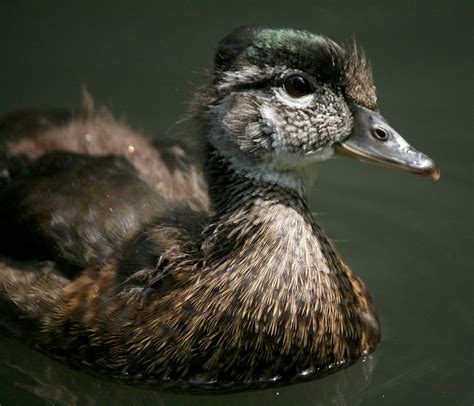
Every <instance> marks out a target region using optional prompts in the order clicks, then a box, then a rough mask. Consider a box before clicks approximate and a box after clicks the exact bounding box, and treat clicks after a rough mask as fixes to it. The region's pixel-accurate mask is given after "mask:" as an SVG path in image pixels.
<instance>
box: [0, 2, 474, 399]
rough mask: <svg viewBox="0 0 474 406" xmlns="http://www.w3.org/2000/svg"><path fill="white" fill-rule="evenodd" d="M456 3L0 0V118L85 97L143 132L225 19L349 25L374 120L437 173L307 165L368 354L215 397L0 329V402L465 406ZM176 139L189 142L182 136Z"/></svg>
mask: <svg viewBox="0 0 474 406" xmlns="http://www.w3.org/2000/svg"><path fill="white" fill-rule="evenodd" d="M471 4H472V3H471V2H470V1H467V0H466V1H407V0H403V1H390V2H386V1H375V0H374V1H368V0H362V1H354V0H332V1H329V0H319V1H318V0H311V1H285V2H282V1H269V0H265V1H260V2H255V1H239V2H236V1H228V2H226V1H222V0H221V1H210V0H207V1H188V2H185V1H173V2H167V3H166V4H164V3H163V4H161V3H160V2H152V1H149V2H140V1H133V2H121V1H74V2H73V1H67V0H62V1H49V0H43V1H33V0H32V1H9V0H3V1H2V2H1V3H0V114H3V113H6V112H9V111H13V110H21V109H27V108H32V107H34V108H38V107H66V108H76V107H78V105H79V102H80V87H81V85H82V84H84V85H86V86H87V87H88V89H89V91H90V92H91V93H92V95H93V96H94V98H95V100H96V103H97V104H99V105H101V104H104V105H106V106H107V107H108V108H109V109H110V110H112V111H113V112H114V114H115V115H116V116H117V117H119V118H122V119H124V120H125V121H126V122H127V123H128V124H130V125H132V126H134V127H136V128H138V129H140V130H144V131H145V132H147V133H148V134H150V135H152V136H156V137H164V136H166V137H178V138H179V137H182V136H183V135H182V132H181V131H180V129H179V126H176V125H175V123H176V122H177V121H178V120H179V119H180V117H182V116H183V114H184V113H185V101H186V100H187V99H189V95H190V93H191V90H192V89H193V87H194V86H195V85H197V84H200V83H203V81H204V80H205V71H206V69H209V68H210V67H211V60H212V57H213V53H214V49H215V46H216V44H217V42H218V41H219V39H220V38H222V37H223V36H224V35H225V34H227V33H228V32H229V31H230V30H231V29H233V28H234V27H236V26H238V25H241V24H249V23H265V24H269V25H272V26H281V27H286V26H288V27H294V28H301V29H308V30H310V31H312V32H317V33H324V34H326V35H328V36H329V37H331V38H333V39H334V40H336V41H338V42H341V41H344V40H347V39H350V37H351V36H352V35H355V36H356V38H357V39H358V41H359V42H360V43H361V44H362V45H363V46H364V48H365V50H366V51H367V54H368V55H369V57H370V59H371V61H372V64H373V67H374V72H375V81H376V85H377V89H378V96H379V105H380V108H381V111H382V113H383V114H384V115H385V116H386V117H387V118H388V119H389V121H390V122H391V124H392V125H393V126H394V127H395V128H396V129H397V130H398V131H399V132H400V133H401V134H402V135H404V136H405V138H406V139H407V140H408V141H409V142H410V143H412V144H413V145H415V146H416V147H418V148H420V149H421V150H423V151H424V152H426V153H427V154H428V155H430V156H432V157H433V158H434V159H435V160H437V161H438V163H439V164H440V166H441V173H442V176H441V180H440V181H439V182H438V183H433V182H431V181H430V180H428V179H423V178H420V177H415V176H411V175H408V174H405V173H400V172H397V171H395V170H389V169H385V168H379V167H375V166H370V165H364V164H361V163H358V162H355V161H349V160H347V161H345V160H343V159H337V160H333V161H331V162H328V163H324V164H322V165H321V167H320V170H319V176H318V180H317V182H316V184H315V187H314V188H313V189H312V193H311V204H312V207H313V208H314V210H315V212H316V216H317V219H318V221H319V222H321V223H322V225H323V226H324V228H325V229H326V230H327V232H328V233H329V235H330V236H331V237H332V238H333V240H335V242H336V244H337V245H338V247H339V250H340V251H341V253H342V254H343V256H344V258H345V259H346V260H347V262H348V263H349V264H350V265H351V266H352V268H353V269H354V271H355V272H356V273H357V274H359V275H360V276H361V277H362V278H363V279H364V281H365V282H366V283H367V285H368V287H369V290H370V292H371V294H372V296H373V298H374V300H375V302H376V305H377V308H378V311H379V315H380V318H381V322H382V327H383V340H382V344H381V346H380V348H379V349H378V350H377V351H376V352H375V353H374V355H373V356H371V357H370V358H369V359H367V360H366V361H365V362H360V363H358V364H356V365H355V366H353V367H351V368H349V369H348V370H346V371H344V372H342V373H338V374H335V375H333V376H330V377H328V378H325V379H323V380H320V381H315V382H311V383H307V384H302V385H296V386H290V387H283V388H280V389H276V390H275V389H272V390H265V391H256V392H249V393H242V394H231V395H219V396H196V395H188V394H179V393H178V394H176V393H175V394H173V393H164V392H162V391H157V390H149V389H142V388H136V387H130V386H125V385H120V384H117V383H111V382H108V381H106V380H104V379H99V378H95V377H92V376H89V375H88V374H85V373H83V372H78V371H74V370H72V369H70V368H69V367H66V366H64V365H62V364H59V363H57V362H55V361H52V360H51V359H49V358H48V357H46V356H44V355H42V354H40V353H38V352H36V351H34V350H32V349H30V348H28V347H27V346H26V345H24V344H23V343H20V342H17V341H15V340H13V339H11V338H6V337H0V404H1V405H2V406H6V405H11V404H26V403H27V402H28V403H29V404H32V403H39V404H42V403H48V404H88V405H89V404H104V403H114V404H145V403H154V404H167V405H168V404H190V405H195V404H209V405H220V404H233V405H234V404H235V405H237V404H244V403H245V404H272V405H274V404H275V405H276V404H282V405H286V404H301V405H306V404H315V405H319V404H325V405H326V404H330V405H346V404H347V405H358V404H361V405H399V404H403V405H410V404H413V405H421V404H427V405H428V404H429V405H468V404H472V402H473V401H474V394H473V392H474V391H473V383H472V382H473V381H474V379H473V378H474V377H473V373H472V370H473V366H474V365H473V362H472V356H473V346H472V343H473V342H474V340H473V339H474V337H473V318H472V310H473V301H472V296H473V288H472V287H473V286H474V285H473V278H472V270H473V260H472V251H473V242H474V238H473V212H472V207H473V193H472V190H473V184H472V176H473V165H472V163H473V158H472V154H473V150H474V148H473V147H474V145H473V138H474V134H473V132H472V129H473V126H472V108H473V95H472V87H473V86H472V85H473V77H472V68H473V59H472V36H473V30H472V17H473V9H472V8H473V6H472V5H471ZM189 136H192V134H191V135H189Z"/></svg>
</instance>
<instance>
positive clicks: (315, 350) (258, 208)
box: [192, 151, 378, 366]
mask: <svg viewBox="0 0 474 406" xmlns="http://www.w3.org/2000/svg"><path fill="white" fill-rule="evenodd" d="M207 175H208V177H209V184H210V193H211V199H212V202H213V204H214V208H215V211H216V214H215V216H216V218H215V221H214V222H213V224H212V225H211V226H210V227H209V228H208V229H207V230H206V232H205V234H206V237H205V240H204V243H203V245H202V254H203V260H204V261H203V262H204V263H205V275H203V274H201V275H199V280H198V281H196V282H195V284H194V285H193V287H192V290H195V292H194V293H195V294H196V295H195V297H196V298H198V299H197V300H196V306H197V307H200V306H202V309H201V308H200V309H199V311H203V312H210V313H211V314H213V315H215V317H216V319H220V318H222V320H225V323H226V325H228V327H229V329H230V330H231V331H243V330H245V331H247V333H248V334H256V336H258V337H260V338H252V340H253V339H255V340H257V342H258V340H260V339H263V338H262V337H265V340H267V339H268V340H269V342H272V343H273V344H272V345H276V347H275V348H278V346H281V348H280V349H279V351H280V350H281V352H282V353H287V354H290V353H291V352H292V351H294V348H298V347H299V348H304V351H302V352H301V354H299V355H301V357H302V359H301V360H298V364H299V365H300V366H301V365H305V362H309V361H305V360H307V359H312V360H311V363H315V364H320V365H324V364H327V363H330V362H336V361H340V360H347V359H352V358H355V357H356V356H358V355H360V353H361V352H362V351H369V350H370V349H371V348H373V346H374V345H375V343H376V342H377V341H378V332H377V329H378V327H377V321H376V316H375V315H374V313H373V308H372V304H371V302H370V298H369V297H368V295H367V292H366V289H365V287H364V285H363V283H362V282H361V281H360V280H359V279H358V278H357V277H355V276H354V275H352V273H351V271H350V270H349V268H348V267H347V266H346V265H345V264H344V263H343V262H342V260H341V259H340V258H339V257H338V255H337V254H336V252H335V250H334V248H333V247H332V245H331V243H330V242H329V241H328V240H327V238H326V237H325V236H324V234H323V232H322V230H321V229H320V228H319V227H318V225H317V224H316V223H315V222H314V220H313V219H312V216H311V213H310V212H309V210H308V207H307V203H306V200H305V198H304V194H303V193H302V189H301V188H289V187H285V185H284V184H281V183H278V182H273V183H272V182H269V181H268V180H265V179H263V178H260V179H259V178H256V177H255V176H253V174H251V173H250V174H249V173H246V172H245V171H244V170H243V169H242V168H235V167H234V166H233V164H232V163H231V162H229V161H228V160H226V159H225V158H223V157H222V156H219V154H216V153H215V151H214V153H212V151H211V155H210V156H209V160H208V170H207ZM201 276H203V277H205V278H207V279H206V280H207V283H206V284H204V285H203V284H202V283H200V281H202V280H203V279H200V278H201ZM211 281H212V282H211ZM229 319H230V320H232V321H229ZM222 322H223V323H224V321H222ZM369 330H370V331H371V332H369ZM252 340H250V341H249V343H250V342H252V343H253V341H252ZM272 340H273V341H272ZM275 343H276V344H275ZM249 345H250V344H249ZM252 345H253V344H252ZM272 348H273V347H272ZM305 351H308V352H305ZM357 354H358V355H357ZM299 355H298V356H299ZM305 357H306V358H305ZM308 357H309V358H308ZM314 357H320V359H318V361H317V362H315V360H314Z"/></svg>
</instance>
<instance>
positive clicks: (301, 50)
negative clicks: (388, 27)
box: [199, 27, 439, 179]
mask: <svg viewBox="0 0 474 406" xmlns="http://www.w3.org/2000/svg"><path fill="white" fill-rule="evenodd" d="M214 62H215V67H214V74H213V81H212V83H211V86H210V87H208V88H207V90H206V91H205V92H204V93H202V95H204V99H203V98H199V101H200V103H201V105H202V106H205V108H204V110H202V109H200V110H201V111H200V112H201V113H203V114H201V117H204V122H205V126H206V132H207V134H208V140H209V142H210V143H211V145H213V147H214V148H215V149H216V150H217V151H218V152H219V154H221V155H223V156H225V157H227V158H228V159H229V160H231V161H232V162H233V163H234V164H235V166H237V167H239V166H240V167H245V168H246V169H247V170H248V169H251V170H252V171H254V172H255V173H261V174H265V173H266V174H270V176H271V177H274V176H272V174H273V175H274V174H275V173H276V174H278V175H279V176H280V175H281V174H283V173H293V172H297V171H298V169H300V168H302V167H305V166H307V164H308V163H310V162H314V161H322V160H326V159H328V158H330V157H332V156H333V155H334V154H339V153H340V154H346V155H351V156H354V157H358V158H359V159H362V160H366V161H372V162H376V163H379V164H383V165H388V166H395V167H398V168H401V169H405V170H408V171H410V172H414V173H419V174H427V175H430V176H431V177H432V178H433V179H438V178H439V169H438V167H437V165H436V164H435V163H434V162H433V161H432V160H431V159H430V158H429V157H427V156H426V155H424V154H423V153H421V152H418V151H417V150H415V149H414V148H413V147H411V146H410V145H409V144H408V143H407V142H406V141H405V140H404V139H403V138H402V137H401V136H400V135H399V134H398V133H397V132H396V131H395V130H394V129H393V128H392V127H391V126H390V125H389V124H388V123H387V121H386V120H385V119H384V118H383V117H382V116H381V115H380V113H379V112H378V109H377V98H376V93H375V86H374V84H373V79H372V72H371V69H370V66H369V64H368V62H367V60H366V58H365V56H364V54H363V53H362V52H361V51H359V50H358V48H357V46H356V45H355V44H353V45H352V46H350V47H348V49H344V48H342V47H340V46H339V45H337V44H336V43H335V42H333V41H332V40H330V39H329V38H326V37H324V36H320V35H314V34H311V33H309V32H306V31H296V30H293V29H270V28H265V27H241V28H238V29H236V30H235V31H233V32H232V33H231V34H229V35H228V36H227V37H225V38H224V39H223V40H222V41H221V42H220V43H219V46H218V48H217V51H216V57H215V61H214Z"/></svg>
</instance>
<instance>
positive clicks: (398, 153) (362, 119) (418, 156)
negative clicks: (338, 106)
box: [336, 104, 441, 180]
mask: <svg viewBox="0 0 474 406" xmlns="http://www.w3.org/2000/svg"><path fill="white" fill-rule="evenodd" d="M352 112H353V114H354V126H353V128H354V130H353V131H352V133H351V134H350V135H349V137H348V138H347V139H346V140H344V141H343V142H340V143H338V144H336V152H337V153H338V154H342V155H346V156H351V157H354V158H358V159H360V160H362V161H367V162H373V163H377V164H380V165H384V166H391V167H394V168H398V169H402V170H405V171H408V172H411V173H416V174H419V175H428V176H431V178H432V179H433V180H438V179H439V178H440V176H441V173H440V170H439V167H438V165H437V164H436V163H435V162H434V161H433V160H432V159H431V158H430V157H428V156H427V155H425V154H423V153H422V152H419V151H417V150H416V149H415V148H413V147H412V146H411V145H410V144H408V143H407V142H406V141H405V140H404V139H403V137H402V136H401V135H400V134H398V133H397V132H396V131H395V130H394V129H393V128H392V127H390V125H389V124H388V123H387V122H386V121H385V119H384V118H383V117H382V116H381V115H380V114H378V113H377V112H375V111H372V110H369V109H367V108H365V107H362V106H359V105H357V104H354V105H353V106H352Z"/></svg>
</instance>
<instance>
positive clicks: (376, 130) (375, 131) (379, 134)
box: [370, 127, 388, 141]
mask: <svg viewBox="0 0 474 406" xmlns="http://www.w3.org/2000/svg"><path fill="white" fill-rule="evenodd" d="M370 132H371V134H372V135H373V137H374V138H376V139H378V140H380V141H386V140H387V139H388V131H387V130H386V129H385V128H383V127H373V128H371V129H370Z"/></svg>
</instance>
